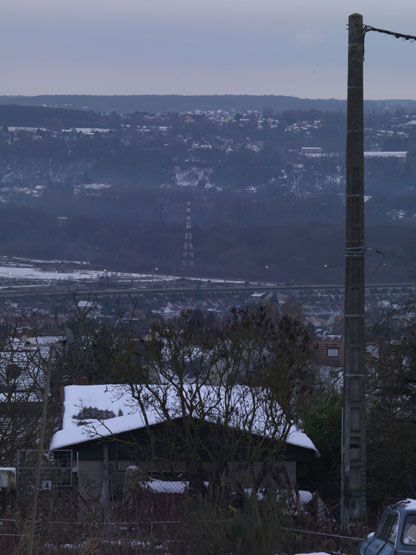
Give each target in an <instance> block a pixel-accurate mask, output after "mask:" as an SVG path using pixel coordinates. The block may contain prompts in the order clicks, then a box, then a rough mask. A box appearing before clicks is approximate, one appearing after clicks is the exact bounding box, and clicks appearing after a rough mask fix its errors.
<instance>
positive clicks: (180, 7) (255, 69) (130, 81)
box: [0, 0, 416, 99]
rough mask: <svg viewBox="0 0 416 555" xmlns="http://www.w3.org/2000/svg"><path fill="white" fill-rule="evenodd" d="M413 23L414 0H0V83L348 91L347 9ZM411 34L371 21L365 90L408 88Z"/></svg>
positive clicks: (415, 30)
mask: <svg viewBox="0 0 416 555" xmlns="http://www.w3.org/2000/svg"><path fill="white" fill-rule="evenodd" d="M354 11H359V12H360V13H363V15H364V20H365V22H366V23H368V24H371V25H373V26H377V27H382V28H387V29H391V30H394V31H399V32H402V33H410V34H416V8H415V6H414V2H412V0H397V1H396V3H395V5H394V9H393V8H392V7H391V5H390V4H388V3H387V2H386V1H385V0H378V1H377V0H366V1H365V2H363V0H361V1H358V0H350V1H346V0H340V1H339V2H337V3H336V5H334V3H333V2H330V1H329V0H316V1H315V2H314V3H313V5H311V3H310V2H308V0H292V1H291V2H290V3H289V2H286V1H285V2H283V1H279V0H277V1H276V0H274V1H273V0H257V1H256V2H254V0H210V1H209V2H208V1H207V2H203V1H202V0H171V1H170V2H168V0H151V1H149V0H117V1H116V0H101V1H99V0H89V2H88V3H87V4H85V2H83V1H82V0H72V1H70V2H69V1H66V0H63V1H62V2H60V3H59V6H58V5H57V3H56V1H53V0H38V1H37V2H36V3H34V2H33V0H3V2H2V5H1V6H0V21H1V23H0V29H1V33H0V45H1V46H2V48H3V52H6V53H7V56H4V57H3V61H2V66H1V67H2V77H3V79H2V86H1V87H0V94H1V95H21V96H33V95H43V94H80V95H83V94H91V95H97V94H98V95H106V94H109V95H113V94H114V95H118V94H121V95H131V94H138V95H140V94H159V95H165V94H180V95H196V94H198V95H211V94H218V95H222V94H258V95H268V94H273V95H290V96H297V97H300V98H338V99H345V96H346V59H347V52H346V48H347V31H346V23H347V19H348V15H349V14H350V13H352V12H354ZM415 59H416V44H412V43H405V42H403V41H398V40H396V39H394V38H390V37H386V36H380V35H377V34H374V33H369V34H368V35H367V37H366V62H365V96H366V98H368V99H412V98H416V93H413V94H412V91H414V90H415V88H416V76H415V75H414V72H413V71H412V70H413V68H414V60H415Z"/></svg>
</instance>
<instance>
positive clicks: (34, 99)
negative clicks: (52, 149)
mask: <svg viewBox="0 0 416 555" xmlns="http://www.w3.org/2000/svg"><path fill="white" fill-rule="evenodd" d="M0 104H19V105H23V106H48V107H55V108H73V109H78V110H95V111H97V112H112V111H115V112H118V113H131V112H136V111H137V112H152V113H155V112H184V111H189V110H221V109H223V110H236V111H242V112H245V111H247V110H260V111H261V110H263V109H265V108H266V109H267V108H270V109H271V110H273V111H274V112H282V111H284V110H312V109H316V110H323V111H339V110H345V101H344V100H337V99H307V98H297V97H295V96H280V95H279V96H273V95H264V96H255V95H201V96H180V95H125V96H124V95H114V96H110V95H103V96H98V95H42V96H0ZM366 107H367V109H388V108H399V107H406V108H415V107H416V100H370V101H367V103H366Z"/></svg>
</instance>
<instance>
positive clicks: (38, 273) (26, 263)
mask: <svg viewBox="0 0 416 555" xmlns="http://www.w3.org/2000/svg"><path fill="white" fill-rule="evenodd" d="M51 265H54V266H56V268H57V269H55V270H51V269H49V268H48V266H49V267H50V266H51ZM60 266H62V270H61V269H59V267H60ZM68 266H74V268H73V269H67V268H68ZM80 266H82V267H83V268H80ZM88 266H89V263H88V262H85V261H80V260H41V259H36V258H22V257H12V258H8V257H6V256H0V279H3V280H5V279H6V280H14V281H18V280H20V281H36V282H43V281H69V282H82V281H87V282H89V283H91V281H94V280H99V279H103V278H108V279H111V280H112V281H119V282H123V281H124V282H127V281H128V282H130V281H134V282H143V283H149V282H172V281H176V280H179V279H183V276H174V275H166V274H159V273H158V272H155V273H153V274H141V273H135V272H114V271H110V270H106V269H104V270H98V269H95V270H94V269H87V267H88ZM64 267H65V269H64ZM186 279H187V280H190V281H194V282H195V281H199V282H201V283H214V284H216V285H221V284H224V285H227V284H228V285H244V283H247V282H245V281H244V280H238V279H237V280H230V279H220V278H204V277H187V278H186ZM250 284H251V285H256V286H257V285H258V286H259V287H267V286H272V285H275V284H274V283H265V282H250Z"/></svg>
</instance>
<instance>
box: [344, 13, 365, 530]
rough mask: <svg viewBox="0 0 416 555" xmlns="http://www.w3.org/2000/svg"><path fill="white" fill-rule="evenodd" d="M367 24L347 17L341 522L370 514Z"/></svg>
mask: <svg viewBox="0 0 416 555" xmlns="http://www.w3.org/2000/svg"><path fill="white" fill-rule="evenodd" d="M364 33H365V31H364V26H363V17H362V15H360V14H352V15H350V17H349V20H348V96H347V158H346V166H347V176H346V178H347V194H346V245H345V367H344V412H343V426H342V429H343V433H342V469H341V472H342V474H341V488H342V491H341V526H342V529H343V530H344V531H346V530H348V528H349V527H350V525H351V523H353V522H357V523H358V522H364V521H365V517H366V414H365V360H364V356H365V325H364V324H365V321H364V317H365V299H364V264H365V244H364V107H363V62H364Z"/></svg>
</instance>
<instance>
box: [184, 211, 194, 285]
mask: <svg viewBox="0 0 416 555" xmlns="http://www.w3.org/2000/svg"><path fill="white" fill-rule="evenodd" d="M182 268H183V270H184V273H185V275H191V274H192V273H193V272H194V269H195V260H194V245H193V243H192V208H191V202H190V201H188V202H187V203H186V224H185V240H184V243H183V253H182Z"/></svg>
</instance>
